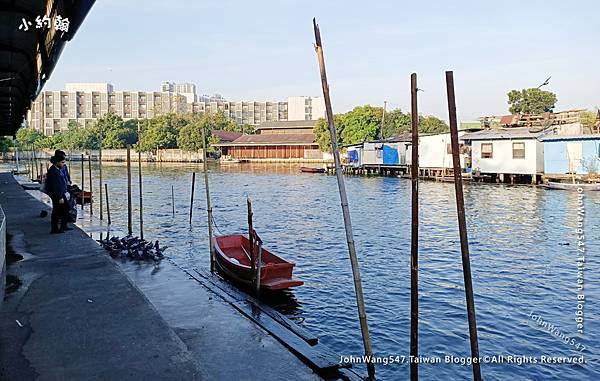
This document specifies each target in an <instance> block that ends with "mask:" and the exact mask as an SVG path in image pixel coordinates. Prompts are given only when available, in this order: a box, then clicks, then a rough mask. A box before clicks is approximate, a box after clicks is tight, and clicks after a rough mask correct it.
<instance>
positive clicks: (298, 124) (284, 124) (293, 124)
mask: <svg viewBox="0 0 600 381" xmlns="http://www.w3.org/2000/svg"><path fill="white" fill-rule="evenodd" d="M315 124H317V121H316V120H279V121H272V122H264V123H262V124H261V125H260V126H258V127H256V129H257V130H261V129H278V128H313V127H314V126H315Z"/></svg>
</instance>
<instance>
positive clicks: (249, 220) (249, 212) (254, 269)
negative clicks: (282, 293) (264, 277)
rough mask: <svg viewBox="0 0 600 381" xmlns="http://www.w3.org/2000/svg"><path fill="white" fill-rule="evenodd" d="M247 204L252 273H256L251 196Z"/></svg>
mask: <svg viewBox="0 0 600 381" xmlns="http://www.w3.org/2000/svg"><path fill="white" fill-rule="evenodd" d="M246 204H247V206H248V241H250V271H251V272H252V275H253V276H254V274H256V267H255V266H254V234H252V232H253V231H254V224H253V222H252V217H253V215H254V214H253V213H252V201H250V197H248V198H246ZM252 283H253V285H256V279H253V280H252Z"/></svg>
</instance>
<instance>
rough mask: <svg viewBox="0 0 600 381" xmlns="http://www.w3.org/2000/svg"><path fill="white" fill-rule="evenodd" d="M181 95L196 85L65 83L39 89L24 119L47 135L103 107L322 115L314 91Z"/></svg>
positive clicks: (154, 112)
mask: <svg viewBox="0 0 600 381" xmlns="http://www.w3.org/2000/svg"><path fill="white" fill-rule="evenodd" d="M186 95H193V96H194V97H195V96H196V86H195V85H193V84H190V83H186V84H175V83H170V82H165V83H163V84H162V86H161V91H160V92H143V91H115V90H114V88H113V86H112V85H111V84H108V83H67V84H66V86H65V90H64V91H42V92H41V93H40V94H39V96H38V98H37V99H36V100H35V101H34V102H33V104H32V106H31V110H30V111H29V112H28V116H27V121H28V123H29V126H30V127H33V128H35V129H36V130H38V131H40V132H42V133H43V134H45V135H53V134H55V133H57V132H61V131H64V130H66V129H67V128H68V125H69V122H71V121H75V122H77V123H79V124H80V125H82V126H88V125H91V124H93V123H94V122H95V121H96V119H97V118H100V117H102V116H104V115H105V114H106V113H108V112H109V111H110V112H113V113H115V114H117V115H119V116H120V117H122V118H123V119H125V120H128V119H144V118H152V117H154V116H158V115H162V114H166V113H170V112H174V113H178V114H186V113H195V114H203V113H207V112H208V113H215V112H218V111H222V112H223V113H224V115H225V117H227V118H230V119H232V120H234V121H235V122H236V123H238V124H248V125H253V126H258V125H260V124H261V123H264V122H276V121H287V120H314V119H318V118H319V117H322V116H324V115H325V111H324V106H323V107H321V106H320V100H322V98H320V97H290V98H289V99H288V102H255V101H250V102H246V101H237V102H229V101H226V100H225V99H224V98H223V97H222V96H220V95H219V94H215V96H213V97H209V98H208V99H207V100H200V101H191V102H190V101H189V100H190V99H192V98H191V97H188V96H186ZM201 99H202V97H201ZM290 104H293V105H294V107H296V111H295V113H294V114H290V112H289V111H290V110H289V109H288V107H289V106H288V105H290ZM300 104H302V107H299V106H300Z"/></svg>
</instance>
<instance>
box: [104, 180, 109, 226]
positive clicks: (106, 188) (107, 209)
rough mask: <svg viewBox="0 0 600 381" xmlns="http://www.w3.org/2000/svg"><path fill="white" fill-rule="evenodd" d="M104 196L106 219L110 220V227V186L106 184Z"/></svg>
mask: <svg viewBox="0 0 600 381" xmlns="http://www.w3.org/2000/svg"><path fill="white" fill-rule="evenodd" d="M104 194H105V195H106V217H107V218H108V224H109V225H110V204H109V202H108V184H106V183H104Z"/></svg>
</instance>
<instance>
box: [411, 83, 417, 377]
mask: <svg viewBox="0 0 600 381" xmlns="http://www.w3.org/2000/svg"><path fill="white" fill-rule="evenodd" d="M410 94H411V121H412V148H411V149H412V163H411V169H410V175H411V182H412V219H411V248H410V355H411V356H412V358H413V359H414V358H418V356H419V112H418V110H417V74H416V73H412V74H411V75H410ZM410 379H411V381H416V380H418V379H419V363H418V362H417V361H411V362H410Z"/></svg>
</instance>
